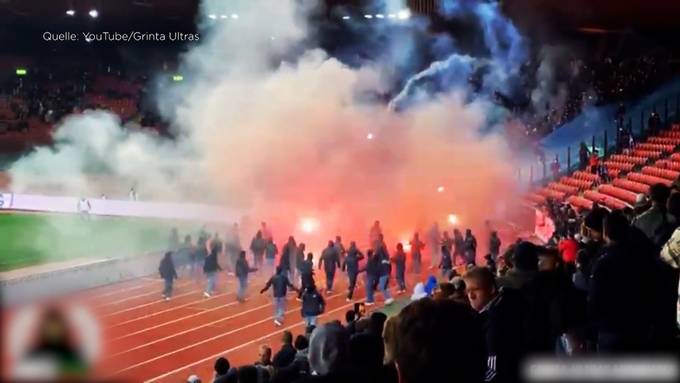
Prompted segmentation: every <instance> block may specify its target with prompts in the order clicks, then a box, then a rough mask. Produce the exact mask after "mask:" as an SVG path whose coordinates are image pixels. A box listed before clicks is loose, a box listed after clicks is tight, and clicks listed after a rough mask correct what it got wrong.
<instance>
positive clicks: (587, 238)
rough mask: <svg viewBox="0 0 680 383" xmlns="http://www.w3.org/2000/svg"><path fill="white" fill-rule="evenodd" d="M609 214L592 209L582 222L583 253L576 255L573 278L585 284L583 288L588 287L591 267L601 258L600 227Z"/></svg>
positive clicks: (601, 236) (601, 241) (601, 230)
mask: <svg viewBox="0 0 680 383" xmlns="http://www.w3.org/2000/svg"><path fill="white" fill-rule="evenodd" d="M608 214H609V212H607V210H605V209H603V208H599V207H598V208H593V210H591V211H590V212H589V213H588V215H586V217H585V218H584V220H583V225H582V227H581V235H582V237H583V238H584V239H583V241H584V242H585V243H584V244H583V250H584V252H583V253H581V254H579V253H577V261H578V262H579V268H578V270H577V271H576V273H577V274H580V276H577V277H575V278H577V279H579V280H581V281H583V282H585V287H586V288H587V287H588V286H589V285H590V279H591V274H592V269H593V265H594V264H595V262H596V261H597V260H598V259H599V258H600V257H601V256H602V253H603V251H604V250H603V249H604V246H605V243H604V237H603V229H602V225H603V222H604V219H605V217H606V216H607V215H608Z"/></svg>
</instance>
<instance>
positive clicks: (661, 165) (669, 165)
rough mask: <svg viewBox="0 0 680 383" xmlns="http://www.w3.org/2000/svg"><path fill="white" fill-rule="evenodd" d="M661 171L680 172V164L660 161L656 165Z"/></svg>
mask: <svg viewBox="0 0 680 383" xmlns="http://www.w3.org/2000/svg"><path fill="white" fill-rule="evenodd" d="M654 166H656V167H657V168H659V169H669V170H675V171H680V162H677V161H672V160H658V161H656V163H655V164H654Z"/></svg>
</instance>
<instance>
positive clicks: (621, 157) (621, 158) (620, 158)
mask: <svg viewBox="0 0 680 383" xmlns="http://www.w3.org/2000/svg"><path fill="white" fill-rule="evenodd" d="M609 159H610V160H612V161H617V162H631V163H634V164H636V165H642V164H645V163H646V162H647V159H646V158H644V157H635V156H629V155H626V154H613V155H611V156H610V157H609Z"/></svg>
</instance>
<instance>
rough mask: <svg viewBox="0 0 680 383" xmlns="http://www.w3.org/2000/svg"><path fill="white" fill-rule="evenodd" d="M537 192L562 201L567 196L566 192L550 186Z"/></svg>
mask: <svg viewBox="0 0 680 383" xmlns="http://www.w3.org/2000/svg"><path fill="white" fill-rule="evenodd" d="M537 193H538V194H540V195H542V196H545V197H547V198H552V199H556V200H560V201H561V200H563V199H564V197H565V196H566V194H565V193H563V192H559V191H557V190H552V189H548V188H543V189H541V190H539V191H538V192H537Z"/></svg>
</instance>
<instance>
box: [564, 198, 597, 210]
mask: <svg viewBox="0 0 680 383" xmlns="http://www.w3.org/2000/svg"><path fill="white" fill-rule="evenodd" d="M567 202H569V204H570V205H571V206H573V207H575V208H580V209H586V210H591V209H592V208H593V201H591V200H589V199H586V198H583V197H579V196H576V195H573V196H571V197H569V198H567Z"/></svg>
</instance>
